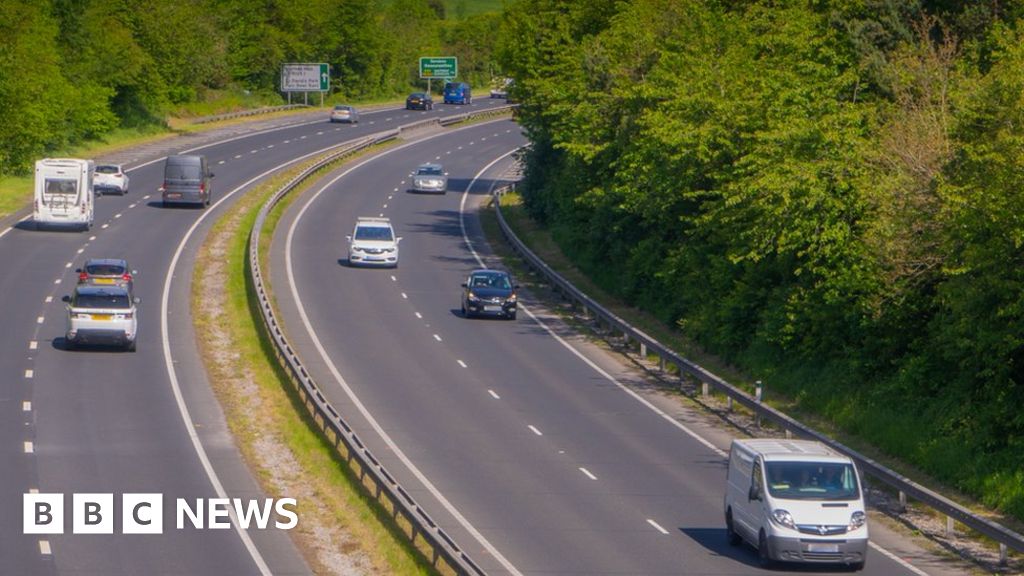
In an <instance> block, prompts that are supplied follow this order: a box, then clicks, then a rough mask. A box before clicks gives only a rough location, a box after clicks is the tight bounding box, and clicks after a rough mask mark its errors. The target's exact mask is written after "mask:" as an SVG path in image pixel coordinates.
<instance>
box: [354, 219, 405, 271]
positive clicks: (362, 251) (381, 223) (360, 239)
mask: <svg viewBox="0 0 1024 576" xmlns="http://www.w3.org/2000/svg"><path fill="white" fill-rule="evenodd" d="M346 239H347V240H348V264H349V266H359V265H366V266H390V267H392V268H395V267H397V266H398V243H399V242H401V241H402V239H401V238H400V237H395V230H394V229H393V228H392V227H391V220H389V219H387V218H370V217H360V218H358V219H357V220H356V226H355V228H354V229H353V230H352V235H351V236H346Z"/></svg>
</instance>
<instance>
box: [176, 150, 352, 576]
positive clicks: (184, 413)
mask: <svg viewBox="0 0 1024 576" xmlns="http://www.w3.org/2000/svg"><path fill="white" fill-rule="evenodd" d="M343 145H345V144H337V145H334V146H330V147H328V148H324V149H321V150H316V151H314V152H310V153H309V154H306V155H303V156H299V157H298V158H294V159H292V160H289V161H288V162H284V163H282V164H279V165H278V166H276V167H274V168H271V169H269V170H267V171H266V172H263V173H262V174H259V175H257V176H254V177H253V178H251V179H249V180H247V181H246V182H244V183H242V184H241V185H240V186H238V187H237V188H235V189H234V190H232V191H231V192H228V193H227V194H226V195H224V196H223V197H222V198H221V199H220V200H218V201H217V202H215V203H214V204H213V206H210V207H209V208H208V209H207V210H204V211H203V213H202V214H201V215H200V216H199V218H196V221H195V222H193V223H192V226H191V227H190V228H189V229H188V231H187V232H185V235H184V236H183V237H182V238H181V241H180V242H179V243H178V247H177V249H176V250H175V251H174V256H173V257H172V258H171V263H170V265H168V267H167V276H166V277H165V279H164V290H163V296H162V298H161V302H160V337H161V339H162V340H163V351H164V364H165V365H166V367H167V376H168V378H170V381H171V390H172V392H173V393H174V401H175V402H176V403H177V404H178V412H179V413H180V414H181V419H182V421H183V422H184V423H185V429H186V431H187V432H188V436H189V439H190V440H191V441H192V447H193V448H194V449H195V451H196V455H197V456H198V457H199V461H200V463H201V464H202V466H203V470H205V471H206V476H207V478H209V480H210V484H211V485H212V486H213V489H214V491H215V492H216V493H217V496H218V497H220V498H226V497H227V492H225V490H224V486H223V484H221V481H220V477H219V476H218V475H217V472H216V471H215V470H214V469H213V465H212V464H211V463H210V459H209V457H208V456H207V455H206V449H205V448H203V444H202V442H201V441H200V440H199V434H198V433H197V432H196V427H195V424H193V422H192V416H191V415H190V414H189V410H188V406H186V405H185V397H184V396H183V395H182V393H181V386H180V384H179V383H178V375H177V372H176V370H175V368H174V361H173V360H172V358H171V341H170V333H169V328H168V326H167V316H168V308H169V303H170V294H171V280H172V279H173V277H174V269H175V268H176V267H177V266H178V260H179V259H180V258H181V253H182V252H183V251H184V250H185V245H186V244H187V243H188V241H189V239H190V238H191V237H192V234H193V233H194V232H195V231H196V229H197V228H198V227H199V225H200V224H202V222H203V220H205V219H206V217H207V216H209V215H210V214H213V213H214V212H215V211H216V209H217V207H218V206H220V205H221V204H222V203H224V202H226V201H227V200H228V199H229V198H231V197H232V196H234V195H235V194H236V193H238V192H239V191H240V190H243V189H245V188H246V187H247V186H249V185H251V184H253V183H254V182H256V181H257V180H260V179H261V178H264V177H266V176H268V175H270V174H272V173H273V172H275V171H277V170H280V169H282V168H284V167H286V166H288V165H290V164H295V163H297V162H301V161H302V160H305V159H306V158H309V157H311V156H316V155H317V154H322V153H324V152H325V151H327V150H331V149H333V148H337V147H339V146H343ZM200 148H202V147H200ZM198 149H199V148H195V149H194V150H198ZM186 152H188V151H187V150H186ZM228 512H229V515H230V517H231V525H232V526H233V527H234V528H235V532H236V533H238V537H239V538H241V540H242V544H243V545H244V546H245V548H246V550H247V551H248V552H249V556H251V557H252V559H253V562H255V563H256V567H257V568H259V571H260V574H262V575H263V576H272V572H271V571H270V567H269V566H267V563H266V561H264V560H263V556H262V555H261V554H260V551H259V550H257V549H256V545H255V544H254V543H253V541H252V538H250V537H249V534H248V533H247V532H246V531H245V530H243V529H242V528H241V527H240V526H239V524H238V518H237V517H236V515H235V513H234V510H230V509H229V510H228Z"/></svg>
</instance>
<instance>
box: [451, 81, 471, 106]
mask: <svg viewBox="0 0 1024 576" xmlns="http://www.w3.org/2000/svg"><path fill="white" fill-rule="evenodd" d="M444 103H445V104H472V103H473V92H472V90H470V88H469V84H466V83H465V82H447V83H446V84H445V85H444Z"/></svg>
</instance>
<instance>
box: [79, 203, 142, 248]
mask: <svg viewBox="0 0 1024 576" xmlns="http://www.w3.org/2000/svg"><path fill="white" fill-rule="evenodd" d="M146 198H149V196H146ZM95 239H96V237H95V236H89V242H92V241H93V240H95Z"/></svg>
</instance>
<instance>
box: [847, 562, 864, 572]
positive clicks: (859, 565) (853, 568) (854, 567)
mask: <svg viewBox="0 0 1024 576" xmlns="http://www.w3.org/2000/svg"><path fill="white" fill-rule="evenodd" d="M861 570H864V560H861V561H860V562H854V563H853V564H850V572H860V571H861Z"/></svg>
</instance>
